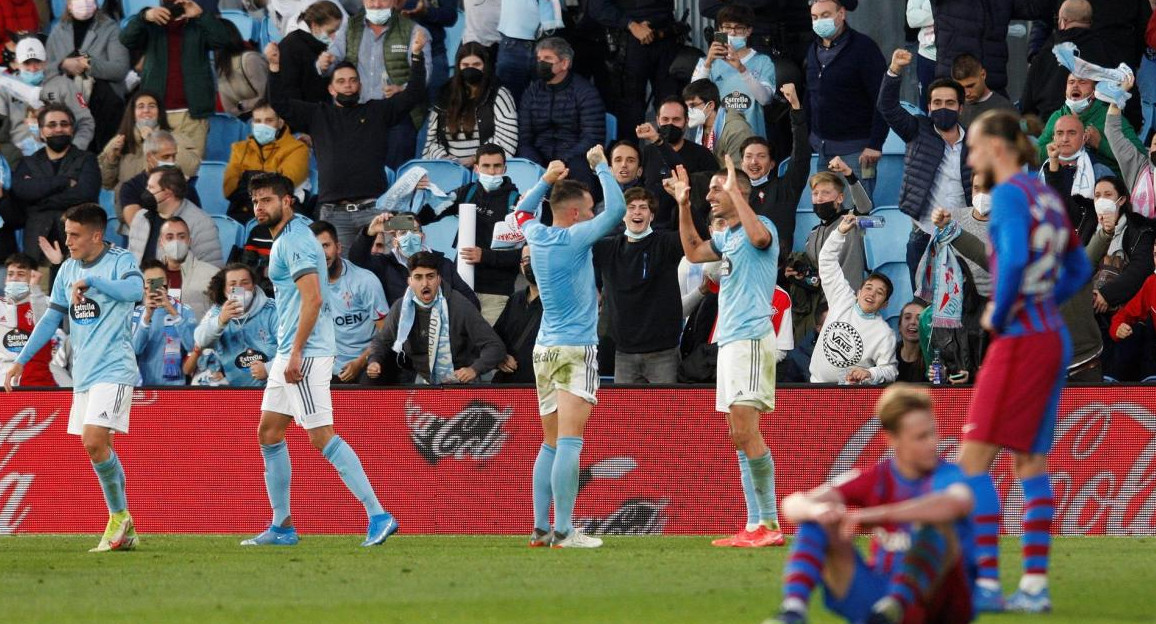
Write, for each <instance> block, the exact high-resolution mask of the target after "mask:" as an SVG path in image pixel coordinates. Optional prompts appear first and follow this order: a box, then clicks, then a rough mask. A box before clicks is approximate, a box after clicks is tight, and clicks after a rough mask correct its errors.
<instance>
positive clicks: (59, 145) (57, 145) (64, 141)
mask: <svg viewBox="0 0 1156 624" xmlns="http://www.w3.org/2000/svg"><path fill="white" fill-rule="evenodd" d="M44 143H45V145H47V146H48V149H50V150H52V151H54V152H63V151H64V150H66V149H68V146H69V145H72V137H70V136H68V135H67V134H58V135H56V136H50V137H48V138H47V139H44Z"/></svg>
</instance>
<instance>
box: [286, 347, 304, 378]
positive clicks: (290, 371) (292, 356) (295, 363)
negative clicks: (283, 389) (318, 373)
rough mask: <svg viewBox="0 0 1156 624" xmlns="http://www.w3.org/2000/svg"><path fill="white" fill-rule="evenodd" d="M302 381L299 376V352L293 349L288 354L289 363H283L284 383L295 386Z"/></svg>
mask: <svg viewBox="0 0 1156 624" xmlns="http://www.w3.org/2000/svg"><path fill="white" fill-rule="evenodd" d="M302 379H304V375H302V374H301V352H300V351H298V350H296V349H294V350H292V351H290V352H289V361H288V362H286V363H285V383H291V384H295V383H298V382H300V381H301V380H302Z"/></svg>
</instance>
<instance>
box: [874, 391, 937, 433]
mask: <svg viewBox="0 0 1156 624" xmlns="http://www.w3.org/2000/svg"><path fill="white" fill-rule="evenodd" d="M931 407H932V406H931V393H930V392H928V391H927V389H926V388H921V387H919V386H916V385H913V384H905V383H897V384H892V385H891V387H890V388H887V389H886V390H884V391H883V394H882V395H880V396H879V400H878V401H876V402H875V414H877V415H878V416H879V424H880V425H882V426H883V429H884V430H885V431H888V432H890V433H892V434H898V433H899V423H900V422H901V421H902V420H903V417H904V416H906V415H908V414H910V413H911V412H915V411H927V412H930V411H931Z"/></svg>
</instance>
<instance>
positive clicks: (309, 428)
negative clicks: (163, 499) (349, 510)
mask: <svg viewBox="0 0 1156 624" xmlns="http://www.w3.org/2000/svg"><path fill="white" fill-rule="evenodd" d="M249 194H250V195H251V196H252V198H253V215H254V217H255V218H256V219H257V222H258V223H260V224H261V225H263V226H265V227H268V228H269V231H270V233H271V234H272V235H273V247H272V248H271V249H270V250H269V280H270V281H271V282H273V288H274V292H275V296H274V300H275V301H276V304H277V355H276V356H275V357H274V358H273V362H272V364H271V365H270V366H269V368H268V374H269V378H268V381H267V382H266V386H265V396H264V398H262V400H261V425H260V427H259V428H258V430H257V436H258V438H259V439H260V441H261V454H262V455H263V456H264V458H265V489H266V490H267V491H268V493H269V502H270V504H271V505H272V506H273V522H272V523H271V524H270V525H269V528H268V529H266V530H265V531H264V532H263V533H261V534H260V535H258V536H256V537H254V538H252V539H247V540H245V541H243V542H241V545H243V546H269V545H278V546H292V545H294V544H296V543H297V541H298V538H297V530H296V529H295V528H293V519H292V516H290V514H289V477H290V474H291V472H292V468H291V467H290V464H289V449H288V447H287V446H286V443H285V430H286V429H288V428H289V423H290V421H296V422H297V424H298V425H300V426H301V427H302V428H304V429H305V431H306V433H308V434H309V442H310V444H312V445H313V446H314V448H316V449H318V450H319V451H321V453H322V454H323V455H325V459H327V460H329V463H331V464H333V467H334V468H336V469H337V473H338V474H339V475H341V480H342V481H344V482H345V486H346V487H348V488H349V491H350V492H353V495H354V496H355V497H357V500H359V501H361V503H362V504H363V505H365V511H366V513H367V514H368V515H369V528H368V529H367V531H366V535H365V541H363V542H362V543H361V545H362V546H376V545H378V544H381V543H384V542H385V539H386V538H387V537H389V536H390V535H393V534H394V533H396V532H397V529H398V525H397V520H395V519H394V518H393V516H392V515H391V514H390V513H389V512H387V511H385V510H384V509H382V507H381V503H379V502H378V501H377V495H376V494H374V493H373V486H371V485H370V484H369V479H368V478H367V477H366V476H365V470H364V469H363V468H362V467H361V460H360V459H358V457H357V453H355V452H354V451H353V448H351V447H350V446H349V445H348V444H346V443H345V440H342V439H341V436H339V435H337V434H336V433H334V431H333V397H332V396H330V394H329V383H330V380H331V376H332V374H333V358H334V354H335V353H336V352H337V347H336V342H335V339H334V336H333V323H332V322H331V321H330V320H329V319H330V314H331V312H330V303H329V289H328V288H327V287H323V286H322V284H321V280H322V278H323V277H324V276H326V275H328V271H327V269H326V265H325V253H324V252H323V251H322V250H321V243H319V242H317V239H316V238H315V237H314V236H313V232H312V231H310V229H309V225H308V223H307V222H306V221H305V219H303V218H302V217H299V216H296V215H295V214H294V213H293V207H292V205H293V182H291V181H290V180H289V178H286V177H285V176H283V175H281V174H278V173H262V174H258V175H256V176H254V177H253V179H252V180H251V181H250V182H249Z"/></svg>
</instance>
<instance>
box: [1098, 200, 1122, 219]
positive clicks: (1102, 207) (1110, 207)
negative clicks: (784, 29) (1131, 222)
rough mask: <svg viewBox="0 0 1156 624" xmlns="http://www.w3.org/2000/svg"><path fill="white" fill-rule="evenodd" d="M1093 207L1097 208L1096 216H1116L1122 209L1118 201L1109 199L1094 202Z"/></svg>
mask: <svg viewBox="0 0 1156 624" xmlns="http://www.w3.org/2000/svg"><path fill="white" fill-rule="evenodd" d="M1092 205H1094V206H1095V207H1096V214H1102V215H1108V214H1116V212H1117V211H1118V210H1119V209H1120V207H1119V206H1117V205H1116V200H1114V199H1108V198H1107V197H1101V198H1099V199H1097V200H1096V201H1094V202H1092Z"/></svg>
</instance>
